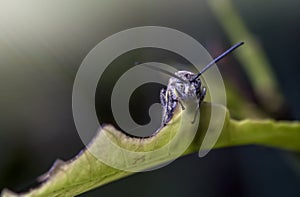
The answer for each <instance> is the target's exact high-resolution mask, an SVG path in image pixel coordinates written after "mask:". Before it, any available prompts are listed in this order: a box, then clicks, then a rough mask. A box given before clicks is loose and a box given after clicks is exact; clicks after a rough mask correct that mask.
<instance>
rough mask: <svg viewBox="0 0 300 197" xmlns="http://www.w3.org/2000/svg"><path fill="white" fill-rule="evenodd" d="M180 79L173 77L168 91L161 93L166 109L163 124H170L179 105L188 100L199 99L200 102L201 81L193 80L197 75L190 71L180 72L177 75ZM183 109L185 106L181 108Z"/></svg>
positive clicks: (164, 90)
mask: <svg viewBox="0 0 300 197" xmlns="http://www.w3.org/2000/svg"><path fill="white" fill-rule="evenodd" d="M175 75H176V76H178V78H180V79H178V78H175V77H171V78H170V79H169V83H168V86H167V88H166V89H163V90H162V91H161V95H160V96H161V103H162V105H163V108H164V112H163V124H166V123H168V122H169V120H170V119H171V118H172V116H173V114H174V110H175V108H176V106H177V105H178V103H180V104H181V105H182V101H184V100H186V99H197V101H198V102H200V99H201V98H200V97H201V96H200V95H201V81H200V79H197V80H192V79H193V78H194V77H195V76H196V75H195V74H194V73H192V72H189V71H178V72H176V73H175ZM181 107H183V106H181Z"/></svg>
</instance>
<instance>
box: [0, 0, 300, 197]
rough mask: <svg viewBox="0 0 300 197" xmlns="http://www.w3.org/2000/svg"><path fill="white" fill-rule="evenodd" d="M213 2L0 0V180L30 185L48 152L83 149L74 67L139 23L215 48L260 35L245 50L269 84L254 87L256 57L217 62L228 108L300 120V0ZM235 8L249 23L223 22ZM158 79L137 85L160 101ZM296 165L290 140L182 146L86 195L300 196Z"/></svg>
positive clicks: (0, 184) (51, 156)
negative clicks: (147, 86) (201, 153)
mask: <svg viewBox="0 0 300 197" xmlns="http://www.w3.org/2000/svg"><path fill="white" fill-rule="evenodd" d="M213 2H215V3H210V2H209V1H196V0H187V1H180V0H174V1H166V0H160V1H158V0H152V1H145V0H143V1H140V0H129V1H122V0H102V1H90V0H86V1H75V0H73V1H71V0H54V1H33V0H26V1H16V0H10V1H9V0H0V93H1V97H0V146H1V147H0V153H1V159H0V189H1V190H2V189H3V188H9V189H11V190H13V191H17V192H20V191H26V190H27V189H28V188H30V187H31V186H33V185H35V181H36V178H37V177H38V176H39V175H41V174H43V173H44V172H46V171H47V170H48V169H49V168H50V167H51V165H52V163H53V162H54V161H55V159H57V158H61V159H63V160H68V159H70V158H72V157H73V156H75V155H76V154H77V153H78V152H79V151H80V150H81V149H82V148H84V145H83V144H82V142H81V140H80V138H79V136H78V134H77V132H76V128H75V125H74V122H73V116H72V88H73V87H72V86H73V82H74V79H75V76H76V72H77V70H78V68H79V66H80V64H81V62H82V60H83V59H84V57H85V56H86V55H87V54H88V52H89V51H90V50H91V49H92V48H93V47H94V46H95V45H96V44H98V43H99V42H100V41H102V40H103V39H105V38H106V37H108V36H110V35H112V34H114V33H117V32H119V31H122V30H125V29H128V28H132V27H136V26H146V25H155V26H166V27H170V28H174V29H177V30H180V31H182V32H184V33H186V34H188V35H190V36H192V37H194V38H195V39H196V40H198V41H199V42H200V43H201V44H202V45H203V46H204V47H206V48H207V50H208V51H209V52H210V53H211V55H212V56H213V57H215V56H216V55H218V54H219V53H221V52H222V51H224V49H226V48H228V46H230V45H232V43H233V41H234V40H235V39H237V38H238V39H243V38H244V37H245V40H251V39H255V41H254V40H253V42H250V43H249V41H248V46H249V48H251V47H252V46H251V45H253V43H255V44H256V45H255V46H253V47H254V48H252V49H254V51H256V52H258V54H260V55H261V56H263V57H264V58H265V59H266V61H267V63H266V62H265V61H262V62H264V65H261V67H264V68H265V67H266V68H267V69H266V71H268V73H269V74H270V76H266V77H265V78H268V77H270V78H272V79H273V80H275V82H274V83H273V82H272V80H271V83H270V84H273V85H271V87H270V88H271V90H270V91H269V90H267V89H266V93H269V94H267V95H259V94H260V93H259V91H258V89H259V87H260V85H261V86H262V87H264V84H255V82H254V79H255V74H253V73H252V74H251V72H249V70H247V65H246V64H247V63H246V64H245V62H251V61H253V60H256V58H260V57H258V56H251V59H250V60H249V59H248V60H247V57H245V56H243V55H242V54H241V57H240V56H230V57H228V58H226V59H224V60H223V61H222V62H221V63H220V64H219V65H223V66H221V67H220V70H221V73H222V74H223V76H224V78H225V81H226V88H227V90H228V95H229V98H228V99H232V100H228V104H229V106H228V107H229V110H230V111H231V112H232V116H233V117H235V118H237V119H243V118H246V117H251V118H274V119H284V120H300V103H299V101H300V91H299V84H300V78H299V73H300V66H299V65H300V56H299V54H300V45H299V43H300V12H299V7H300V1H298V0H288V1H284V2H283V1H279V0H265V1H259V0H252V1H246V0H239V1H236V0H235V1H225V0H223V1H221V0H219V1H216V0H215V1H213ZM223 11H224V13H223V14H224V15H222V12H223ZM233 11H234V12H233ZM226 13H227V14H226ZM228 13H229V14H228ZM230 13H234V15H233V16H232V15H230ZM226 17H228V18H226ZM230 17H231V18H230ZM232 17H233V18H232ZM235 19H238V20H239V21H240V22H241V23H242V26H243V27H244V28H246V29H247V32H245V31H244V29H243V28H242V29H241V26H236V27H235V26H234V25H231V26H230V24H239V23H235V22H234V21H235ZM226 21H227V22H226ZM228 27H230V28H229V30H228ZM226 28H227V29H226ZM249 36H250V39H249ZM255 47H258V49H260V50H261V51H260V50H255V49H257V48H255ZM243 48H247V43H246V45H245V46H243ZM245 50H246V49H245ZM139 53H142V54H143V55H144V56H147V55H145V54H148V56H147V58H148V59H149V57H152V58H153V59H155V60H162V61H166V62H169V61H175V62H177V61H180V60H176V57H174V59H172V58H171V57H173V56H172V54H166V58H165V59H164V58H162V56H163V57H164V55H162V54H164V53H160V52H157V51H156V52H155V51H153V50H148V51H147V50H146V51H141V52H139ZM262 53H263V54H262ZM149 54H150V55H149ZM153 54H154V55H153ZM151 55H152V56H151ZM173 55H174V54H173ZM136 56H139V54H138V53H137V54H135V55H132V57H136ZM120 58H121V57H120ZM147 58H146V59H147ZM264 58H263V59H264ZM125 59H126V58H125ZM150 59H151V58H150ZM166 59H167V60H168V61H167V60H166ZM170 59H172V60H170ZM121 60H122V59H119V60H118V61H119V62H121V63H122V61H121ZM258 62H259V61H258ZM258 66H260V65H258ZM248 68H249V67H248ZM258 74H259V73H258ZM257 77H258V78H259V77H260V78H261V76H257ZM263 78H264V76H263ZM159 88H161V87H156V89H155V90H143V91H142V92H147V95H148V92H149V91H151V93H152V94H151V95H154V96H153V97H152V98H153V99H154V100H155V101H157V97H158V96H157V97H156V96H155V95H156V93H154V92H156V91H157V90H159ZM230 95H231V96H230ZM99 97H105V98H104V99H108V100H109V94H108V93H106V92H105V91H101V90H99V91H97V96H96V101H95V102H96V106H97V110H98V111H99V110H100V111H101V110H102V108H105V106H108V105H109V104H107V103H104V106H103V104H102V103H99V102H97V101H99ZM107 97H108V98H107ZM279 97H280V98H279ZM235 101H238V102H235ZM142 102H144V100H143V99H141V103H142ZM152 102H153V100H152ZM236 103H238V104H239V105H234V104H236ZM272 106H273V107H272ZM102 111H105V113H106V115H105V116H104V119H103V120H100V121H101V122H108V123H113V122H114V121H113V119H112V117H111V115H110V111H109V110H104V109H103V110H102ZM133 112H135V110H133ZM248 112H249V113H248ZM136 113H141V112H138V111H137V112H136ZM143 113H146V111H145V112H143ZM133 116H134V115H133ZM137 117H140V116H139V115H137ZM140 121H142V122H143V121H146V122H147V120H140ZM299 143H300V142H299ZM299 166H300V159H299V155H297V154H296V153H292V152H288V151H283V150H278V149H274V148H267V147H262V146H253V145H249V146H243V147H233V148H224V149H219V150H213V151H211V152H210V153H209V154H208V155H207V156H206V157H204V158H198V157H197V154H194V155H189V156H186V157H183V158H181V159H178V160H176V161H175V162H173V163H172V164H170V165H168V166H166V167H164V168H162V169H159V170H156V171H151V172H145V173H139V174H137V175H134V176H131V177H128V178H126V179H122V180H119V181H117V182H114V183H111V184H108V185H106V186H104V187H101V188H98V189H96V190H93V191H90V192H88V193H86V194H83V195H81V196H100V195H103V196H117V195H122V194H124V193H126V196H127V194H128V196H129V195H130V196H154V195H155V196H300V187H299V185H300V167H299Z"/></svg>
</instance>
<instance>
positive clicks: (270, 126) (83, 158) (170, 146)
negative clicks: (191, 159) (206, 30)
mask: <svg viewBox="0 0 300 197" xmlns="http://www.w3.org/2000/svg"><path fill="white" fill-rule="evenodd" d="M192 107H194V106H192ZM192 107H191V108H192ZM211 109H214V110H218V111H219V112H224V113H225V114H226V116H225V122H224V126H223V129H222V132H221V135H220V137H219V139H218V141H217V143H216V144H215V146H214V148H222V147H229V146H238V145H246V144H259V145H265V146H271V147H277V148H282V149H287V150H291V151H299V152H300V143H299V141H300V123H299V122H275V121H272V120H264V121H255V120H244V121H235V120H232V119H230V116H229V113H228V110H227V109H226V108H225V107H224V106H221V105H211V104H208V103H203V104H202V105H201V113H200V114H201V118H200V123H199V129H198V131H197V133H196V136H194V135H193V134H191V133H192V132H191V130H193V128H192V127H193V125H194V124H188V122H190V120H192V119H191V118H192V117H193V116H194V114H191V112H189V108H187V109H185V110H182V109H181V107H177V109H176V112H175V114H174V117H173V118H172V120H171V122H170V123H169V124H168V125H167V126H165V127H163V128H161V129H160V130H159V132H157V134H156V135H154V136H153V137H151V138H146V139H137V138H132V137H128V136H126V135H124V134H123V133H122V132H120V131H118V130H116V129H115V128H114V127H113V126H110V125H107V126H105V127H103V128H102V129H101V130H100V131H99V132H98V134H97V135H96V136H95V138H94V139H93V140H92V142H91V143H90V144H89V150H91V151H92V152H94V151H96V152H97V151H99V152H101V153H106V154H107V156H110V158H111V162H112V163H113V164H114V165H116V166H120V167H122V168H123V169H129V170H132V169H134V170H136V171H140V170H146V169H149V168H151V167H155V166H157V165H159V164H163V163H166V162H167V161H172V160H173V159H175V158H176V157H178V156H179V155H186V154H190V153H195V152H198V151H199V148H200V146H201V144H202V141H203V137H204V135H205V134H206V133H205V132H204V131H206V128H207V127H208V125H209V121H210V114H211V113H210V112H211ZM212 124H214V123H212ZM195 125H197V124H195ZM189 126H191V128H189ZM182 128H184V129H182ZM180 132H181V133H180ZM186 135H188V136H189V135H190V137H193V141H192V143H191V144H189V146H188V147H187V146H186V143H187V142H186V141H185V140H184V139H185V138H184V137H185V136H186ZM107 138H109V139H111V141H112V142H113V143H114V144H117V145H118V146H120V147H122V148H124V149H126V150H134V151H135V152H137V153H139V154H132V155H129V156H126V157H125V156H124V155H123V156H120V157H119V156H118V154H120V153H118V152H117V151H114V150H113V149H112V147H111V146H109V145H108V144H107V143H106V141H105V140H104V139H107ZM176 139H177V140H176ZM170 141H172V143H170ZM174 141H175V142H174ZM173 142H174V143H173ZM164 147H166V148H164ZM183 148H184V150H185V152H184V154H181V150H183ZM156 150H159V151H161V152H159V153H160V154H157V152H156V153H155V151H156ZM145 152H146V153H148V154H147V155H146V156H144V153H145ZM133 167H134V168H133ZM133 173H135V172H133V171H124V170H119V169H116V168H113V167H110V166H109V165H107V164H105V163H103V162H102V161H100V160H98V159H97V158H96V157H95V156H94V155H93V154H92V153H91V152H90V151H88V150H83V151H82V152H80V153H79V154H78V155H77V156H76V157H75V158H74V159H71V160H70V161H67V162H63V161H61V160H57V161H56V162H55V163H54V165H53V167H52V168H51V169H50V170H49V171H48V172H47V173H46V174H45V175H43V178H42V179H43V182H42V183H41V185H40V186H39V187H37V188H34V189H32V190H30V191H29V192H28V193H23V194H15V193H13V192H11V191H9V190H6V189H5V190H3V191H2V195H1V196H2V197H12V196H22V197H33V196H75V195H78V194H81V193H83V192H86V191H89V190H91V189H93V188H96V187H99V186H101V185H104V184H107V183H109V182H112V181H115V180H118V179H120V178H123V177H126V176H129V175H131V174H133Z"/></svg>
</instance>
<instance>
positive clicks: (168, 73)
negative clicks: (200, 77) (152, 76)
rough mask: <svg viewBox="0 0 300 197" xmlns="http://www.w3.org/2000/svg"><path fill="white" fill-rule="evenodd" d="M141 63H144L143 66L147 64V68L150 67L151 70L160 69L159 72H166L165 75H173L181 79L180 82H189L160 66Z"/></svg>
mask: <svg viewBox="0 0 300 197" xmlns="http://www.w3.org/2000/svg"><path fill="white" fill-rule="evenodd" d="M143 64H144V65H145V66H147V67H148V68H151V69H152V70H157V71H160V72H162V73H165V74H167V75H170V76H172V77H175V78H176V79H178V80H179V81H181V82H184V83H186V82H189V81H185V80H183V79H182V78H180V77H178V76H177V75H175V74H173V73H171V72H169V71H167V70H164V69H162V68H158V67H155V66H152V65H150V64H147V63H143Z"/></svg>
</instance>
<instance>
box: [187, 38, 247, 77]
mask: <svg viewBox="0 0 300 197" xmlns="http://www.w3.org/2000/svg"><path fill="white" fill-rule="evenodd" d="M243 44H244V42H239V43H237V44H235V45H233V46H232V47H230V48H229V49H227V50H226V51H225V52H224V53H222V54H221V55H219V56H218V57H217V58H215V59H214V60H213V61H211V62H210V63H209V64H207V65H206V66H205V67H204V68H203V69H202V70H201V71H200V72H199V73H198V74H197V75H196V76H195V77H194V78H193V79H192V80H191V82H192V81H195V80H196V79H197V78H198V77H200V76H201V75H202V74H203V73H204V72H205V71H206V70H207V69H209V68H210V67H211V66H212V65H214V64H215V63H217V62H218V61H220V60H221V59H222V58H224V57H225V56H226V55H228V54H229V53H231V52H232V51H234V50H235V49H236V48H238V47H239V46H241V45H243Z"/></svg>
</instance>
